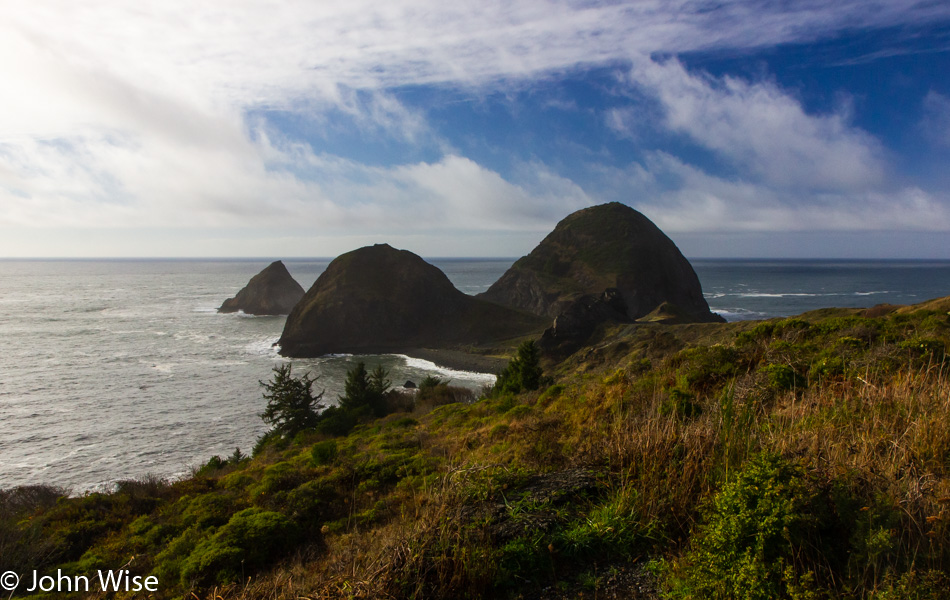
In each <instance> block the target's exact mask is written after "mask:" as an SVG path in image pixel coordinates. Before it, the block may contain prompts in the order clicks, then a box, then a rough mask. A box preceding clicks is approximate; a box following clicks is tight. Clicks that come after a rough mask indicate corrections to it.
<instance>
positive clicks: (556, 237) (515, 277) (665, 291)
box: [479, 202, 724, 322]
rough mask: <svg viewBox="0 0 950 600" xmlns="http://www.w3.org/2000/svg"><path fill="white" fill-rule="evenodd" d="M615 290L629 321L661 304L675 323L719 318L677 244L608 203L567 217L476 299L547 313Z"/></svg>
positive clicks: (632, 213)
mask: <svg viewBox="0 0 950 600" xmlns="http://www.w3.org/2000/svg"><path fill="white" fill-rule="evenodd" d="M611 288H616V290H618V291H619V294H620V296H621V298H622V300H623V304H624V305H625V306H626V311H627V318H629V319H631V320H636V319H639V318H641V317H644V316H646V315H649V314H650V313H651V312H653V311H654V310H655V309H657V307H660V306H661V305H664V303H666V305H665V306H666V308H667V309H669V308H672V307H675V311H676V313H677V314H678V315H679V316H680V318H679V319H678V320H679V322H723V321H724V320H723V319H722V317H720V316H719V315H717V314H715V313H712V312H710V310H709V305H708V304H707V303H706V300H705V298H703V291H702V288H701V287H700V284H699V278H698V277H697V276H696V272H695V271H693V267H692V266H691V265H690V264H689V261H688V260H686V257H684V256H683V254H682V253H681V252H680V251H679V248H677V247H676V244H674V243H673V241H672V240H671V239H670V238H668V237H667V236H666V235H665V234H664V233H663V232H662V231H660V229H659V228H658V227H657V226H656V225H654V224H653V222H652V221H650V220H649V219H648V218H646V217H645V216H643V215H642V214H640V213H639V212H637V211H636V210H634V209H632V208H630V207H629V206H626V205H625V204H621V203H619V202H611V203H610V204H602V205H600V206H593V207H590V208H585V209H583V210H579V211H577V212H575V213H573V214H571V215H568V216H567V217H565V218H564V219H563V220H562V221H561V222H560V223H558V224H557V226H556V227H555V228H554V231H552V232H551V233H550V234H548V236H547V237H546V238H544V240H542V241H541V243H540V244H538V246H537V248H535V249H534V250H532V251H531V253H530V254H528V255H527V256H524V257H522V258H521V259H519V260H518V261H517V262H515V264H514V265H512V266H511V268H510V269H508V271H507V272H506V273H505V274H504V275H503V276H502V277H501V278H500V279H499V280H498V281H496V282H495V283H494V284H493V285H492V286H491V287H490V288H489V289H488V291H486V292H484V293H483V294H481V295H480V296H479V297H481V298H483V299H485V300H489V301H492V302H496V303H498V304H503V305H505V306H510V307H513V308H519V309H522V310H527V311H530V312H532V313H534V314H537V315H544V316H546V317H549V318H553V317H557V316H558V315H560V314H561V313H563V312H564V311H565V310H567V309H568V308H569V307H570V306H571V305H572V303H574V302H576V301H577V300H578V299H580V298H582V297H583V296H585V295H589V294H594V295H598V296H599V295H600V294H603V293H604V292H605V291H606V290H608V289H611Z"/></svg>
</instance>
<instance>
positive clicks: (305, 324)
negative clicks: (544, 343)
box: [279, 244, 547, 357]
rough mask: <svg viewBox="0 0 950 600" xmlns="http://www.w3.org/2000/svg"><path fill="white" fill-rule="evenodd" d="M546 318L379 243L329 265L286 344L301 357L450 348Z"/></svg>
mask: <svg viewBox="0 0 950 600" xmlns="http://www.w3.org/2000/svg"><path fill="white" fill-rule="evenodd" d="M545 321H546V320H545V319H539V318H538V317H536V316H534V315H531V314H529V313H526V312H523V311H519V310H514V309H511V308H506V307H503V306H499V305H496V304H492V303H490V302H485V301H482V300H478V299H476V298H473V297H472V296H468V295H466V294H463V293H462V292H460V291H458V290H457V289H455V286H453V285H452V283H451V282H450V281H449V279H448V277H446V276H445V274H444V273H442V271H440V270H439V269H438V268H436V267H434V266H432V265H430V264H429V263H427V262H425V261H424V260H422V259H421V258H420V257H419V256H417V255H415V254H413V253H412V252H408V251H406V250H396V249H395V248H392V247H391V246H389V245H387V244H377V245H375V246H368V247H365V248H360V249H359V250H354V251H352V252H348V253H347V254H343V255H341V256H339V257H337V258H336V259H335V260H333V262H331V263H330V265H329V266H327V269H326V271H324V273H323V274H322V275H320V277H319V278H318V279H317V281H316V283H314V284H313V287H311V288H310V290H308V291H307V293H306V295H305V296H304V298H303V299H302V300H301V301H300V302H299V303H298V304H297V306H296V307H295V308H294V310H293V311H292V312H291V313H290V315H289V316H288V317H287V323H286V324H285V326H284V332H283V335H281V338H280V341H279V344H280V346H281V353H282V354H284V355H286V356H301V357H302V356H320V355H323V354H329V353H340V352H363V353H367V352H401V351H408V350H411V349H414V348H451V347H459V346H463V345H481V344H490V343H493V342H495V341H499V340H504V339H508V338H512V337H516V336H519V335H524V334H527V333H531V332H536V331H540V329H542V328H543V327H544V326H545V325H546V324H547V323H546V322H545Z"/></svg>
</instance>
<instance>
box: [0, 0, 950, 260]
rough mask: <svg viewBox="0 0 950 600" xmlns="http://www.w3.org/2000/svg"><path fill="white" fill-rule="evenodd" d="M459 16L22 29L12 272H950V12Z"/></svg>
mask: <svg viewBox="0 0 950 600" xmlns="http://www.w3.org/2000/svg"><path fill="white" fill-rule="evenodd" d="M451 4H452V3H445V2H430V1H427V0H394V1H392V2H386V3H380V2H375V1H374V2H370V1H364V0H351V1H348V2H346V3H336V2H303V1H301V2H290V1H285V2H270V3H265V2H251V1H230V0H229V1H223V0H222V1H218V0H208V1H206V2H201V3H194V2H189V3H185V2H176V1H172V0H165V1H161V2H150V1H140V2H135V3H128V2H123V1H117V0H85V1H84V2H70V1H65V0H64V1H54V0H34V1H33V2H29V3H19V5H17V6H16V7H13V8H9V7H8V8H7V9H5V15H4V20H3V21H2V22H0V75H2V77H3V81H4V85H3V86H0V108H2V110H0V256H10V257H16V256H258V257H285V258H290V257H296V256H333V255H336V254H338V253H341V252H345V251H347V250H351V249H353V248H356V247H359V246H362V245H365V244H370V243H376V242H383V241H385V242H389V243H391V244H393V245H395V246H397V247H402V248H407V249H410V250H413V251H415V252H418V253H420V254H423V255H426V256H518V255H521V254H524V253H526V252H528V251H530V250H531V248H533V247H534V245H536V244H537V243H538V241H540V239H541V238H542V237H543V235H544V234H546V233H547V232H548V231H549V230H550V229H551V228H552V227H553V226H554V224H555V223H556V222H557V221H558V220H560V219H561V218H563V217H564V216H565V215H567V214H569V213H570V212H572V211H574V210H577V209H580V208H583V207H585V206H590V205H593V204H599V203H602V202H610V201H620V202H624V203H626V204H629V205H630V206H633V207H634V208H636V209H638V210H640V211H641V212H643V213H644V214H646V215H647V216H648V217H649V218H651V219H653V220H654V221H655V222H656V223H657V224H658V225H659V226H660V227H661V228H662V229H663V230H664V231H666V232H667V233H668V234H669V235H670V237H672V238H673V239H674V241H676V242H677V244H678V245H680V247H681V248H682V249H683V251H684V253H686V254H687V256H693V257H732V256H741V257H865V258H878V257H885V258H886V257H895V258H898V257H899V258H905V257H919V258H950V244H948V243H947V242H948V241H950V169H948V168H947V165H948V162H950V77H948V76H947V74H948V73H950V4H947V3H942V2H930V1H926V2H914V1H910V0H891V1H887V2H869V1H854V0H852V1H847V0H846V1H842V2H835V3H828V2H818V1H800V2H783V3H776V2H762V1H732V2H730V1H721V2H703V1H671V2H661V1H638V2H554V1H546V0H522V1H519V2H478V3H456V4H458V5H457V6H451Z"/></svg>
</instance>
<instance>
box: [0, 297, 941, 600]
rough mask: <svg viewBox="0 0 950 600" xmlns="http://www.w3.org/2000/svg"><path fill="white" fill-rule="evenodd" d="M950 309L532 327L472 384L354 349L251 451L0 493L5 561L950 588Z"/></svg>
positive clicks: (871, 598) (928, 599)
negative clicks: (396, 386) (320, 399)
mask: <svg viewBox="0 0 950 600" xmlns="http://www.w3.org/2000/svg"><path fill="white" fill-rule="evenodd" d="M945 311H946V309H945V308H941V309H939V310H937V309H926V310H925V309H917V310H913V311H903V312H893V313H890V314H887V315H885V316H876V317H864V316H860V315H859V314H857V311H846V310H827V311H821V312H818V313H812V314H806V315H802V316H801V317H799V318H796V319H783V320H772V321H767V322H761V323H735V324H727V325H713V324H710V325H673V326H663V325H643V326H640V325H638V326H636V327H630V328H626V327H624V328H620V327H618V328H616V329H615V330H611V331H609V332H607V333H606V334H605V337H604V338H603V339H600V340H598V342H597V344H596V346H590V347H588V348H585V349H582V350H581V351H579V352H578V353H576V354H575V355H573V356H571V357H569V358H568V359H566V360H565V361H563V362H561V363H559V364H551V363H546V362H545V361H544V358H543V357H542V356H539V355H538V353H537V348H536V347H534V345H533V344H531V343H525V344H523V345H522V346H521V347H520V348H518V350H517V352H515V354H514V356H513V357H512V360H511V362H510V363H509V365H508V367H507V368H506V369H505V371H503V374H502V376H501V377H499V382H498V384H497V385H496V386H495V389H494V390H493V392H492V393H490V394H488V395H487V396H486V397H483V398H478V399H476V398H474V397H472V396H471V395H469V396H466V395H465V394H463V393H461V392H459V391H458V388H453V387H452V386H451V385H450V383H449V382H447V381H444V380H442V379H439V378H436V377H432V378H428V379H427V380H425V381H423V382H422V385H420V389H419V390H418V391H417V392H416V393H415V394H414V395H409V394H408V393H405V394H403V393H397V392H396V391H394V390H392V389H390V384H389V382H388V379H387V376H386V373H385V372H384V371H383V370H381V369H378V368H377V369H375V370H373V371H369V370H367V369H366V367H365V365H359V366H357V368H355V369H354V370H353V371H351V373H350V375H349V377H348V379H347V386H346V393H345V395H344V398H342V399H341V401H340V407H339V408H335V409H328V410H326V411H324V412H323V413H321V414H320V415H319V417H318V418H317V419H316V420H315V421H311V420H310V419H311V417H310V416H307V414H306V411H303V412H300V413H298V412H297V408H295V407H300V406H311V407H313V406H314V404H313V403H310V404H307V400H308V398H309V399H311V400H315V399H316V398H317V397H315V396H314V395H313V394H312V392H311V389H312V387H311V386H312V383H313V381H312V380H311V379H310V378H309V377H308V376H304V377H301V378H295V377H294V376H292V374H291V373H290V370H289V368H288V369H287V370H286V372H283V371H280V370H279V369H278V370H275V375H274V379H273V380H272V381H271V382H269V383H268V384H265V385H264V390H265V397H266V398H268V404H269V405H270V402H271V401H272V400H273V401H274V402H275V406H278V407H282V408H280V409H279V410H275V412H274V413H273V419H274V420H273V421H270V422H271V423H272V424H273V425H274V427H275V430H277V428H278V426H279V427H281V433H280V434H277V435H274V436H271V438H269V439H268V440H265V441H264V442H262V443H261V444H259V447H258V449H257V451H256V452H255V455H254V457H253V458H248V457H245V456H244V455H243V454H241V453H240V451H236V452H235V454H234V455H232V456H231V457H229V458H227V459H222V458H220V457H214V458H212V459H211V460H209V461H208V463H207V464H206V465H204V466H202V467H201V468H200V469H197V470H196V471H195V472H194V474H193V475H192V476H191V477H189V478H186V479H183V480H181V481H175V482H167V481H162V480H158V479H154V478H151V479H146V480H143V481H131V482H122V483H120V484H119V485H118V486H117V487H116V489H115V490H114V491H113V492H111V493H89V494H86V495H83V496H79V497H73V498H65V497H61V496H62V490H56V489H52V488H43V487H31V488H16V489H13V490H7V491H3V492H0V572H2V571H6V570H14V571H25V570H27V569H33V568H36V569H37V570H39V571H43V572H52V573H55V572H56V569H62V571H63V573H64V574H77V575H78V574H88V573H91V572H93V571H94V570H95V569H100V568H112V569H115V568H119V567H120V566H122V565H126V564H128V565H129V566H128V567H127V568H128V569H130V571H131V572H132V574H133V575H155V576H157V577H158V578H159V581H160V593H159V594H158V595H157V596H158V597H162V598H181V597H192V594H194V597H197V598H199V599H203V598H223V599H231V598H241V599H251V598H261V599H263V598H269V599H284V598H286V599H290V598H298V597H307V598H378V597H382V598H448V597H453V598H455V597H458V598H478V597H497V598H518V597H563V598H573V597H580V595H581V594H583V595H584V597H646V598H661V597H663V598H676V599H687V598H697V599H698V598H713V599H716V598H720V599H726V598H728V599H753V598H784V599H794V600H798V599H848V600H852V599H853V600H891V599H896V598H911V599H925V600H936V599H942V598H947V590H948V589H950V403H948V402H947V398H950V377H948V374H950V359H948V357H947V355H946V351H945V349H946V347H947V344H948V343H950V325H948V319H947V316H948V315H947V313H946V312H945ZM542 367H543V369H544V372H546V373H553V374H554V377H553V380H551V381H548V379H549V377H548V376H546V375H545V374H544V373H543V372H542ZM290 400H294V401H292V402H291V401H290ZM285 401H286V402H285ZM285 412H286V414H284V413H285ZM298 414H302V415H304V416H302V417H300V418H299V419H298V418H294V415H298ZM328 415H329V416H328ZM300 422H306V423H307V424H308V425H307V426H300V427H297V426H296V425H291V423H300ZM285 424H286V425H285ZM132 557H134V560H131V562H130V559H132ZM641 590H645V591H641ZM638 594H639V595H638ZM120 595H121V594H120Z"/></svg>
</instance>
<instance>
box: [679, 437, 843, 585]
mask: <svg viewBox="0 0 950 600" xmlns="http://www.w3.org/2000/svg"><path fill="white" fill-rule="evenodd" d="M818 500H819V498H818V494H817V492H816V491H815V490H814V486H813V485H811V484H810V482H809V481H808V480H807V478H806V477H805V474H804V471H803V470H802V469H801V468H800V467H799V466H797V465H794V464H791V463H789V462H787V461H786V460H784V459H782V458H780V457H778V456H774V455H767V454H766V455H758V456H756V457H754V458H753V459H751V460H750V461H749V462H748V463H747V464H746V466H745V468H744V469H743V470H742V471H741V472H740V474H739V476H738V477H737V478H736V479H735V480H734V481H731V482H730V483H728V484H726V485H725V486H724V487H723V489H722V490H721V491H720V492H719V493H718V494H716V496H715V498H714V499H713V501H712V503H711V505H709V506H708V507H707V508H706V509H705V511H704V518H705V524H704V525H703V526H702V527H700V528H699V530H698V531H697V532H696V535H695V536H694V537H693V540H692V545H691V548H690V549H689V551H688V552H687V554H686V555H685V557H684V558H683V559H682V560H681V562H680V563H679V564H677V565H676V566H675V567H674V569H673V576H672V577H671V579H670V582H669V583H670V591H671V595H672V597H676V598H723V599H725V598H730V599H746V600H768V599H773V598H787V597H789V596H790V595H792V593H793V592H794V593H797V592H800V591H801V588H802V587H803V586H805V587H808V582H809V581H813V580H814V573H813V572H812V571H811V570H810V567H812V566H813V565H814V564H815V563H817V561H810V560H809V556H808V553H809V552H810V551H812V549H814V548H823V546H824V544H822V543H821V541H818V543H816V540H815V539H814V538H815V537H816V535H817V534H819V533H820V531H821V525H822V522H821V521H822V519H821V514H822V512H823V511H821V510H820V509H819V506H820V502H818ZM824 542H825V543H826V544H832V545H833V542H832V540H824Z"/></svg>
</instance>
